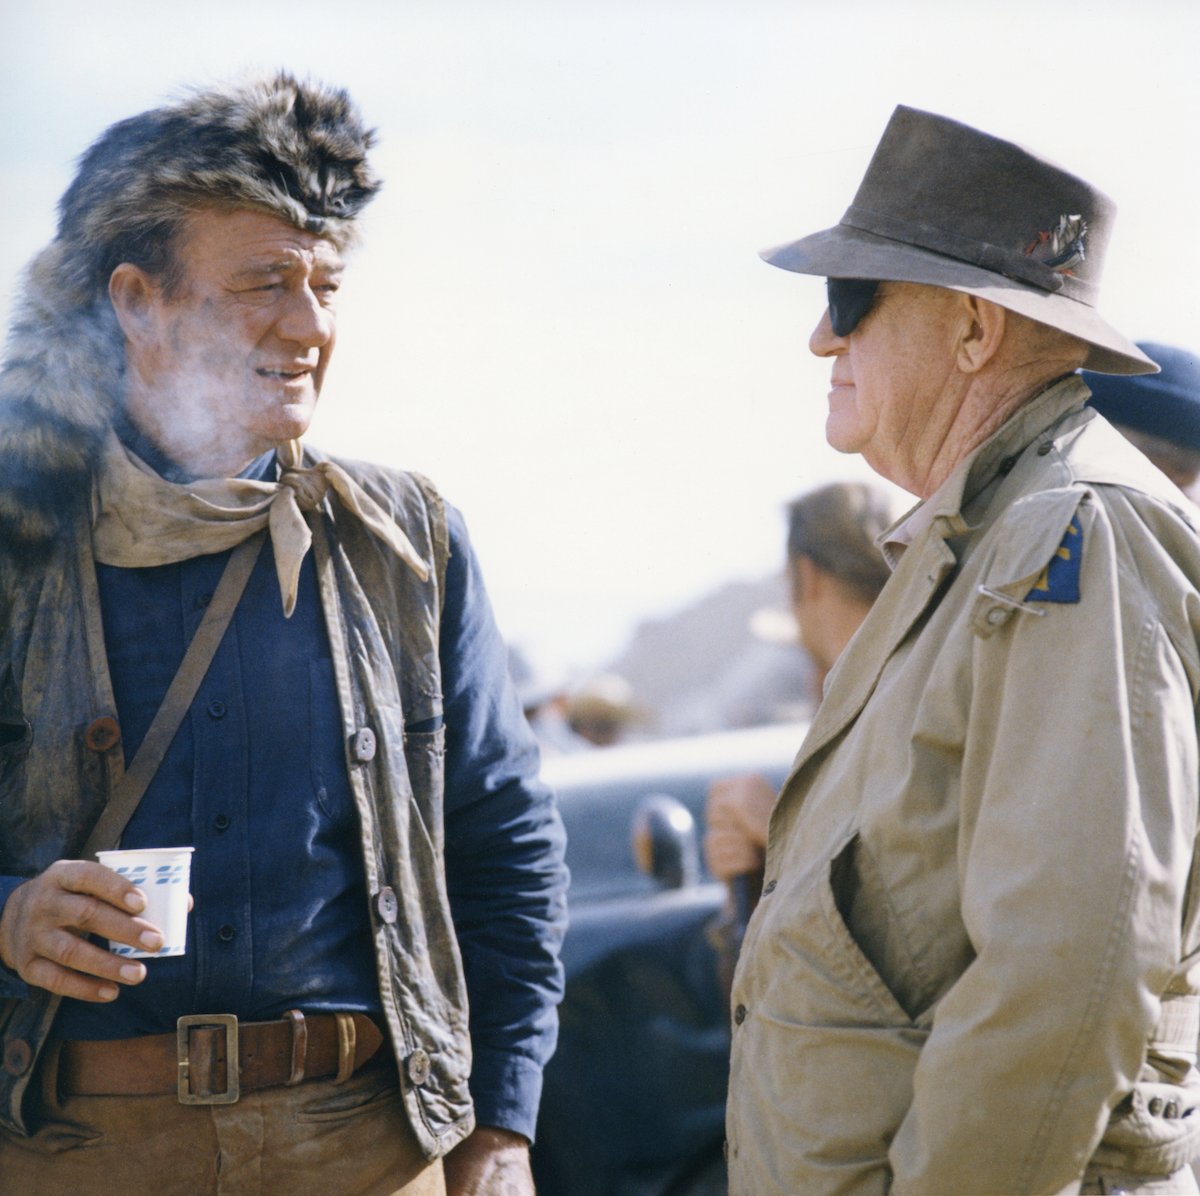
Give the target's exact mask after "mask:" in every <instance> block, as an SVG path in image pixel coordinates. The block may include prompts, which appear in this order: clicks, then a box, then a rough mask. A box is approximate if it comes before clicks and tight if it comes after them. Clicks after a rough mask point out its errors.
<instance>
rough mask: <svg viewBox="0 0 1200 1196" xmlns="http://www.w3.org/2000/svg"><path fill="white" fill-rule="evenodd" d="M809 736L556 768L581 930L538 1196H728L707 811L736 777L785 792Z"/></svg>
mask: <svg viewBox="0 0 1200 1196" xmlns="http://www.w3.org/2000/svg"><path fill="white" fill-rule="evenodd" d="M804 729H805V728H804V727H803V726H798V725H796V724H788V725H785V726H771V727H760V728H754V729H751V730H744V731H731V732H721V733H717V734H712V735H703V736H695V737H691V738H687V739H677V740H664V741H659V742H653V743H636V744H630V745H624V746H617V747H613V748H608V749H606V750H605V751H597V752H587V753H583V754H578V755H571V756H561V757H557V758H552V759H548V760H546V762H545V763H544V765H543V769H542V775H543V777H544V778H545V779H546V780H547V781H548V782H549V784H550V785H551V786H553V788H554V789H555V790H556V792H557V793H558V796H559V802H560V806H561V809H562V815H563V820H564V822H565V823H566V826H567V836H568V841H567V862H568V863H569V864H570V867H571V893H570V901H571V926H570V930H569V931H568V933H567V938H566V942H565V944H564V949H563V961H564V964H565V967H566V974H567V988H566V997H565V999H564V1001H563V1005H562V1011H561V1013H562V1020H561V1031H560V1035H559V1044H558V1050H557V1052H556V1054H555V1056H554V1058H553V1059H552V1060H551V1062H550V1065H549V1067H548V1068H547V1070H546V1078H545V1091H544V1094H543V1097H542V1106H541V1115H540V1117H539V1120H538V1131H537V1142H536V1143H535V1145H534V1148H533V1168H534V1176H535V1179H536V1181H537V1187H538V1192H539V1196H718V1194H719V1193H724V1191H725V1163H724V1157H723V1149H722V1146H723V1142H724V1138H725V1113H724V1108H725V1088H726V1081H727V1076H728V1062H729V1015H728V1011H727V1007H726V1001H725V999H724V997H723V995H722V992H721V987H720V984H719V981H718V962H717V956H716V952H715V950H714V947H713V945H712V943H711V941H710V936H709V933H708V928H709V926H710V924H711V923H712V922H713V921H714V919H715V918H716V917H717V915H718V913H719V912H720V910H721V908H722V905H723V902H724V900H725V888H724V886H723V885H721V884H719V883H718V882H716V881H714V880H713V878H712V877H711V876H709V875H707V874H706V873H705V871H704V868H703V864H702V862H701V853H700V850H699V840H700V835H701V834H702V831H703V828H702V825H701V823H702V819H703V812H704V799H705V794H706V792H707V789H708V785H709V783H710V782H711V781H713V780H715V779H716V778H717V777H722V776H728V775H731V774H737V773H745V772H760V773H762V774H764V775H765V776H766V777H768V779H770V780H771V781H772V782H773V783H774V784H776V785H779V784H781V783H782V781H783V779H784V777H785V776H786V774H787V771H788V769H789V768H790V766H791V762H792V758H793V757H794V756H795V754H796V751H797V749H798V748H799V746H800V741H801V739H803V737H804Z"/></svg>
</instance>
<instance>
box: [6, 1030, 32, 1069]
mask: <svg viewBox="0 0 1200 1196" xmlns="http://www.w3.org/2000/svg"><path fill="white" fill-rule="evenodd" d="M32 1063H33V1048H32V1047H31V1046H30V1045H29V1043H27V1042H26V1041H25V1039H23V1038H10V1039H9V1040H8V1041H7V1042H6V1043H5V1044H4V1070H5V1071H6V1072H8V1074H9V1075H10V1076H23V1075H24V1074H25V1073H26V1072H27V1071H28V1070H29V1068H30V1066H31V1065H32Z"/></svg>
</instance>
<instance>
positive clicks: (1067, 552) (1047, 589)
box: [1025, 515, 1083, 602]
mask: <svg viewBox="0 0 1200 1196" xmlns="http://www.w3.org/2000/svg"><path fill="white" fill-rule="evenodd" d="M1082 564H1083V528H1082V527H1081V526H1080V523H1079V517H1078V516H1077V515H1076V516H1072V518H1071V522H1070V524H1069V525H1068V526H1067V534H1066V535H1065V536H1063V541H1062V543H1061V544H1060V545H1059V546H1058V547H1057V548H1056V549H1055V550H1054V555H1053V556H1052V557H1051V558H1050V563H1049V564H1048V565H1047V566H1046V567H1045V568H1044V569H1043V570H1042V573H1041V576H1040V577H1039V578H1038V579H1037V581H1036V582H1034V585H1033V589H1032V590H1030V591H1029V593H1028V594H1026V595H1025V601H1026V602H1078V601H1079V568H1080V566H1081V565H1082Z"/></svg>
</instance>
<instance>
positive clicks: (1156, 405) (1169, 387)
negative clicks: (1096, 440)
mask: <svg viewBox="0 0 1200 1196" xmlns="http://www.w3.org/2000/svg"><path fill="white" fill-rule="evenodd" d="M1138 348H1139V349H1141V350H1142V352H1143V353H1145V354H1146V355H1147V356H1149V357H1152V358H1153V359H1154V361H1155V363H1156V364H1157V365H1158V367H1159V373H1157V374H1139V375H1137V376H1135V377H1122V376H1120V375H1117V376H1113V375H1111V374H1095V373H1092V372H1091V371H1090V370H1085V371H1084V372H1083V380H1084V381H1085V382H1086V383H1087V384H1088V389H1089V390H1090V391H1091V392H1092V406H1093V407H1094V408H1095V409H1096V410H1097V411H1099V412H1100V414H1101V415H1103V416H1104V418H1105V419H1107V420H1108V421H1109V422H1110V423H1111V424H1112V425H1113V426H1114V427H1115V428H1116V429H1117V431H1119V432H1120V433H1121V435H1122V436H1124V437H1125V439H1126V440H1128V441H1129V442H1130V443H1131V444H1133V445H1134V446H1136V447H1137V448H1139V449H1140V450H1141V451H1142V452H1143V453H1145V454H1146V456H1147V457H1149V458H1150V460H1151V461H1153V462H1154V464H1155V465H1157V466H1158V468H1159V469H1161V470H1162V471H1163V473H1165V474H1166V475H1167V477H1169V478H1170V479H1171V481H1173V482H1174V483H1175V485H1176V486H1178V487H1179V489H1180V490H1182V491H1183V492H1184V494H1186V495H1187V496H1188V498H1190V499H1191V500H1192V501H1193V502H1198V501H1200V361H1197V360H1196V355H1195V354H1194V353H1190V352H1188V350H1186V349H1179V348H1176V347H1175V346H1174V345H1160V344H1157V343H1156V342H1152V341H1140V342H1138Z"/></svg>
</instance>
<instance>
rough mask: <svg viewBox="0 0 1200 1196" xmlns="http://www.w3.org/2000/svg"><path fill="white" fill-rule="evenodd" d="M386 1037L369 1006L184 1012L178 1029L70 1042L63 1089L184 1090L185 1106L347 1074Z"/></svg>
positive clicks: (78, 1092)
mask: <svg viewBox="0 0 1200 1196" xmlns="http://www.w3.org/2000/svg"><path fill="white" fill-rule="evenodd" d="M382 1043H383V1033H382V1031H381V1030H380V1029H379V1027H378V1026H376V1025H375V1023H374V1022H373V1021H372V1020H371V1019H370V1018H369V1017H367V1016H366V1014H363V1013H316V1014H312V1015H311V1016H309V1017H305V1016H304V1014H302V1013H301V1012H300V1011H299V1010H295V1009H292V1010H289V1011H288V1012H287V1013H286V1014H284V1016H283V1017H282V1018H281V1019H279V1020H278V1021H272V1022H241V1023H239V1022H238V1020H237V1018H236V1017H235V1016H234V1015H233V1014H231V1013H214V1014H193V1015H190V1016H188V1017H181V1018H180V1019H179V1021H178V1023H177V1024H176V1030H175V1033H174V1034H150V1035H147V1036H145V1037H144V1038H119V1039H115V1040H113V1041H112V1042H79V1041H72V1042H64V1043H63V1044H62V1047H61V1054H60V1055H59V1068H58V1078H59V1090H60V1091H61V1092H63V1093H64V1094H70V1095H75V1096H162V1095H165V1094H167V1093H170V1092H174V1093H176V1094H178V1096H179V1100H180V1102H181V1103H182V1104H185V1105H228V1104H233V1103H234V1101H236V1100H237V1099H238V1097H239V1096H240V1095H241V1093H243V1092H254V1091H256V1090H257V1089H260V1088H271V1087H274V1086H276V1085H280V1084H299V1083H300V1082H301V1080H317V1079H323V1078H326V1077H329V1076H332V1077H334V1080H335V1082H336V1083H343V1082H344V1081H346V1080H348V1079H349V1078H350V1076H351V1075H353V1074H354V1072H355V1071H357V1070H358V1068H360V1067H361V1066H362V1065H363V1064H364V1063H366V1062H367V1060H369V1059H370V1058H371V1057H372V1056H373V1055H374V1054H375V1053H376V1052H377V1051H378V1050H379V1048H380V1046H381V1045H382Z"/></svg>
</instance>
